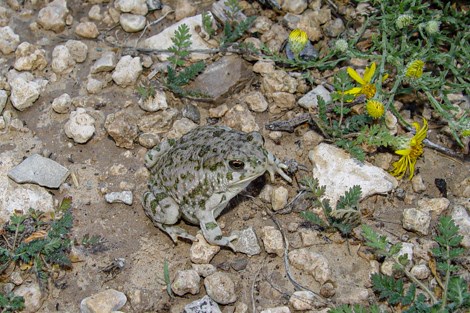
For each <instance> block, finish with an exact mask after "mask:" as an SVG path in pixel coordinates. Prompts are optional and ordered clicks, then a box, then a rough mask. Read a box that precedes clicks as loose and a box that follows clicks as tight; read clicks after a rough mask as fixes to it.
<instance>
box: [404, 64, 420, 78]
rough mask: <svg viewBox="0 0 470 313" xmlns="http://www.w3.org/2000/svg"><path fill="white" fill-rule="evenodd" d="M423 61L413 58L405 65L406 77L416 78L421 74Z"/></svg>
mask: <svg viewBox="0 0 470 313" xmlns="http://www.w3.org/2000/svg"><path fill="white" fill-rule="evenodd" d="M423 68H424V62H423V61H421V60H414V61H413V62H411V63H410V64H408V66H407V67H406V73H405V75H406V77H408V78H412V79H418V78H421V76H423Z"/></svg>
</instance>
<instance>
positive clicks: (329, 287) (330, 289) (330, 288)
mask: <svg viewBox="0 0 470 313" xmlns="http://www.w3.org/2000/svg"><path fill="white" fill-rule="evenodd" d="M335 294H336V288H335V286H334V285H333V284H332V283H330V282H327V283H324V284H323V285H322V286H321V287H320V295H321V296H323V297H325V298H332V297H333V296H334V295H335Z"/></svg>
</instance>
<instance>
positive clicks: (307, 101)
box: [297, 85, 331, 110]
mask: <svg viewBox="0 0 470 313" xmlns="http://www.w3.org/2000/svg"><path fill="white" fill-rule="evenodd" d="M318 96H320V97H322V98H323V100H325V102H326V103H330V102H331V95H330V92H329V91H328V89H326V88H325V87H323V85H318V86H317V87H315V88H313V89H312V90H310V91H309V92H308V93H307V94H305V95H304V96H303V97H302V98H300V99H299V101H298V102H297V103H298V104H299V105H300V106H301V107H302V108H304V109H307V110H309V109H315V108H317V107H318V99H317V97H318Z"/></svg>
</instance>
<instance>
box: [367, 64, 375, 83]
mask: <svg viewBox="0 0 470 313" xmlns="http://www.w3.org/2000/svg"><path fill="white" fill-rule="evenodd" d="M375 68H376V66H375V62H372V64H371V65H370V67H366V70H365V72H364V81H365V82H367V83H370V81H371V80H372V77H373V76H374V74H375Z"/></svg>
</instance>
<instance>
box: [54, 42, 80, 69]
mask: <svg viewBox="0 0 470 313" xmlns="http://www.w3.org/2000/svg"><path fill="white" fill-rule="evenodd" d="M74 65H75V60H74V59H73V57H72V55H71V54H70V52H69V49H68V48H67V47H66V46H64V45H58V46H56V47H55V48H54V50H53V51H52V63H51V66H52V70H53V71H54V72H55V73H56V74H65V73H68V72H70V71H72V70H73V67H74Z"/></svg>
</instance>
